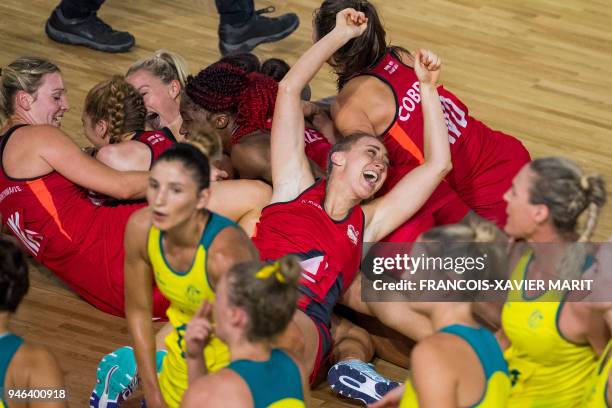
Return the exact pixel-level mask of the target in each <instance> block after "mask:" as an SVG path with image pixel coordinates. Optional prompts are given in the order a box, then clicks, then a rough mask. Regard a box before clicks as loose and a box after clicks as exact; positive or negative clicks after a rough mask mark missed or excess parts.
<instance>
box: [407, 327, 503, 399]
mask: <svg viewBox="0 0 612 408" xmlns="http://www.w3.org/2000/svg"><path fill="white" fill-rule="evenodd" d="M440 332H442V333H449V334H453V335H455V336H457V337H460V338H462V339H463V340H465V341H466V342H467V343H468V344H469V345H470V347H472V349H473V350H474V352H475V353H476V355H477V356H478V359H479V360H480V364H481V366H482V369H483V370H484V374H485V381H486V384H485V389H484V392H483V393H482V397H481V398H480V400H479V401H478V402H477V403H476V404H474V405H472V407H478V408H498V407H505V406H506V403H507V401H508V395H509V394H510V378H509V377H508V367H507V366H506V362H505V361H504V355H503V354H502V351H501V349H500V348H499V344H498V343H497V340H496V339H495V336H494V335H493V333H491V332H490V331H488V330H487V329H485V328H484V327H481V328H479V329H475V328H473V327H469V326H464V325H460V324H455V325H452V326H447V327H445V328H443V329H442V330H440ZM418 406H419V402H418V398H417V394H416V392H415V390H414V387H413V386H412V383H411V382H410V381H406V390H405V391H404V395H403V397H402V401H401V403H400V408H415V407H418Z"/></svg>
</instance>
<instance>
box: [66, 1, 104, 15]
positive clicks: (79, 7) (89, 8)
mask: <svg viewBox="0 0 612 408" xmlns="http://www.w3.org/2000/svg"><path fill="white" fill-rule="evenodd" d="M102 3H104V0H62V2H61V3H60V5H59V7H60V9H61V10H62V14H64V16H66V17H67V18H80V17H86V16H88V15H90V14H91V13H92V12H93V13H95V12H96V11H98V10H99V9H100V7H101V6H102Z"/></svg>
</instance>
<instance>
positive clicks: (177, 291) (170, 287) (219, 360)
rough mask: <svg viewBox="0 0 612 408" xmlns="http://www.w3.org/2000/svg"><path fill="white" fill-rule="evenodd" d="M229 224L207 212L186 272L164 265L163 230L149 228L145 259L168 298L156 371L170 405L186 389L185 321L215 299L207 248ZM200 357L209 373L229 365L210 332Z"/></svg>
mask: <svg viewBox="0 0 612 408" xmlns="http://www.w3.org/2000/svg"><path fill="white" fill-rule="evenodd" d="M230 226H233V227H234V226H236V224H235V223H234V222H232V221H230V220H228V219H227V218H225V217H222V216H220V215H218V214H215V213H212V212H211V213H210V215H209V218H208V222H207V224H206V227H205V228H204V231H203V232H202V238H201V239H200V244H199V246H198V249H197V252H196V255H195V258H194V260H193V264H192V265H191V268H189V269H188V270H187V271H175V270H173V269H172V267H171V266H170V265H168V262H166V259H165V256H164V250H163V247H162V240H163V235H164V234H163V232H162V231H160V230H159V229H157V228H155V227H151V229H150V230H149V238H148V245H147V246H148V253H149V260H150V262H151V265H152V266H153V273H154V274H155V282H156V283H157V287H158V288H159V290H160V291H161V293H162V294H163V295H164V296H165V297H166V298H167V299H168V300H169V301H170V307H168V310H167V312H166V314H167V315H168V319H169V320H170V323H171V324H172V326H173V327H174V330H172V332H171V333H170V334H169V335H168V336H167V337H166V347H167V350H168V354H167V355H166V357H165V358H164V360H163V365H162V369H161V372H160V373H159V385H160V388H161V392H162V395H163V396H164V399H165V400H166V403H167V404H168V406H169V407H170V408H175V407H178V406H179V405H180V402H181V399H182V397H183V393H184V392H185V390H186V389H187V364H186V362H185V354H184V353H185V342H184V336H185V329H186V328H187V323H188V322H189V320H191V317H192V316H193V315H194V314H195V312H196V311H197V310H198V308H199V307H200V305H201V304H202V302H203V301H204V300H208V301H209V302H213V301H214V300H215V292H214V291H213V288H212V287H211V285H210V282H209V280H208V274H207V270H206V261H207V255H208V254H207V251H208V250H209V248H210V245H211V244H212V242H213V240H214V239H215V237H216V236H217V234H219V232H221V231H222V230H223V229H225V228H227V227H230ZM204 356H205V358H206V366H207V368H208V371H209V372H215V371H218V370H219V369H221V368H223V367H225V366H226V365H228V364H229V350H228V349H227V346H226V345H225V343H223V342H222V341H221V340H219V338H218V337H216V336H215V335H212V337H211V339H210V342H209V343H208V345H207V346H206V348H205V349H204Z"/></svg>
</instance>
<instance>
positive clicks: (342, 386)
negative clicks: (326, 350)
mask: <svg viewBox="0 0 612 408" xmlns="http://www.w3.org/2000/svg"><path fill="white" fill-rule="evenodd" d="M327 382H328V383H329V385H330V386H331V388H332V389H333V390H334V391H335V392H337V393H338V394H340V395H342V396H344V397H348V398H352V399H356V400H359V401H361V402H363V403H364V404H366V405H367V404H372V403H374V402H376V401H380V399H381V398H382V397H383V396H384V395H385V394H386V393H388V392H389V391H391V390H392V389H393V388H395V387H397V386H398V385H399V383H396V382H377V381H375V380H373V379H372V378H370V377H368V376H366V375H364V374H362V373H361V371H359V370H357V369H355V368H352V367H349V366H348V365H343V364H341V365H338V366H334V367H332V368H331V369H330V371H329V373H328V375H327Z"/></svg>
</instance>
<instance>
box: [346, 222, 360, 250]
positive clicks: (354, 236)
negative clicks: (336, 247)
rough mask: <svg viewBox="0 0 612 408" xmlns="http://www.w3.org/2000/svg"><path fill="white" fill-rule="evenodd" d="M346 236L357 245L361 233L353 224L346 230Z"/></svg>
mask: <svg viewBox="0 0 612 408" xmlns="http://www.w3.org/2000/svg"><path fill="white" fill-rule="evenodd" d="M346 236H347V237H349V239H350V240H351V242H352V243H353V244H354V245H357V240H358V239H359V231H357V230H356V229H355V227H353V224H349V226H348V227H347V228H346Z"/></svg>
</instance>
